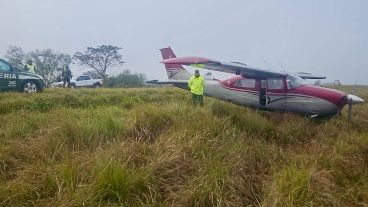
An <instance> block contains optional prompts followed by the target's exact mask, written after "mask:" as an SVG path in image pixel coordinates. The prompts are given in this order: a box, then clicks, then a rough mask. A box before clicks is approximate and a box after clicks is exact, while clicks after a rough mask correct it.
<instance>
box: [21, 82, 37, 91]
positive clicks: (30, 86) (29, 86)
mask: <svg viewBox="0 0 368 207" xmlns="http://www.w3.org/2000/svg"><path fill="white" fill-rule="evenodd" d="M22 91H23V92H24V93H37V92H38V91H39V88H38V86H37V84H36V83H35V82H33V81H26V82H24V84H23V86H22Z"/></svg>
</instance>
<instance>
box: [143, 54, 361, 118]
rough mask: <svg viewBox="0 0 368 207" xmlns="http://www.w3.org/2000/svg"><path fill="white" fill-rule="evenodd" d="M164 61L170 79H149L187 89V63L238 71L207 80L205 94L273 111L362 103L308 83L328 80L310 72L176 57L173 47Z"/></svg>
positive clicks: (317, 112) (326, 110)
mask: <svg viewBox="0 0 368 207" xmlns="http://www.w3.org/2000/svg"><path fill="white" fill-rule="evenodd" d="M161 54H162V57H163V59H164V60H163V61H162V63H163V64H164V65H165V67H166V71H167V75H168V78H169V81H157V80H156V81H150V82H149V83H156V84H172V85H174V86H176V87H179V88H182V89H185V90H188V89H189V88H188V85H187V83H188V80H189V78H190V77H191V76H192V74H191V73H190V72H189V71H187V70H186V69H185V68H184V67H183V65H184V66H192V67H196V68H203V69H208V70H213V71H219V72H226V73H233V74H236V75H235V76H234V77H232V78H230V79H226V80H215V79H212V80H206V82H205V91H204V94H205V95H206V96H210V97H213V98H217V99H220V100H224V101H229V102H232V103H235V104H238V105H244V106H250V107H253V108H258V109H263V110H270V111H290V112H295V113H299V114H305V115H311V116H326V115H334V114H337V113H340V112H341V110H342V109H343V107H344V106H345V105H346V104H349V105H350V106H351V105H352V104H359V103H363V102H364V100H363V99H361V98H360V97H357V96H355V95H351V94H346V93H344V92H341V91H337V90H333V89H328V88H323V87H317V86H312V85H308V84H307V83H306V82H305V79H325V78H326V77H322V76H314V75H312V74H309V73H296V74H291V73H283V72H273V71H269V70H263V69H259V68H255V67H251V66H248V65H246V64H243V63H238V62H230V63H225V62H220V61H217V60H212V59H208V58H203V57H176V55H175V53H174V52H173V50H172V49H171V48H170V47H169V48H163V49H161Z"/></svg>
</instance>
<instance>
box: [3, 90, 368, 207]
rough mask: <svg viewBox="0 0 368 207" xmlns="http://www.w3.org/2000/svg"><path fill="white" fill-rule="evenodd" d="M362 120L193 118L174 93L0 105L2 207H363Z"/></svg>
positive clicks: (229, 112)
mask: <svg viewBox="0 0 368 207" xmlns="http://www.w3.org/2000/svg"><path fill="white" fill-rule="evenodd" d="M358 95H360V96H362V97H363V98H365V99H367V98H368V94H367V93H366V90H363V89H362V90H359V91H358ZM354 111H355V113H354V117H353V122H352V123H350V122H348V121H347V117H346V111H344V112H343V115H342V116H341V117H333V118H331V119H326V120H310V119H306V118H303V117H300V116H298V115H294V114H280V113H270V112H261V111H257V110H253V109H249V108H244V107H239V106H235V105H233V104H230V103H224V102H221V101H218V100H214V99H211V98H205V106H204V107H193V106H191V104H190V97H189V96H188V94H187V93H186V92H184V91H181V90H176V89H172V88H160V89H126V90H122V89H99V90H89V89H82V90H46V91H45V92H44V93H41V94H34V95H25V94H18V93H5V94H0V114H1V115H0V121H1V125H0V206H53V205H54V206H366V205H368V180H367V177H368V129H367V128H366V123H367V122H368V120H367V117H368V108H367V106H366V105H360V106H357V107H356V108H355V110H354Z"/></svg>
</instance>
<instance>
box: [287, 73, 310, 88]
mask: <svg viewBox="0 0 368 207" xmlns="http://www.w3.org/2000/svg"><path fill="white" fill-rule="evenodd" d="M286 83H287V87H288V89H292V88H297V87H299V86H302V85H306V84H307V82H306V81H305V80H304V79H303V78H301V77H300V76H297V75H293V74H288V76H287V77H286Z"/></svg>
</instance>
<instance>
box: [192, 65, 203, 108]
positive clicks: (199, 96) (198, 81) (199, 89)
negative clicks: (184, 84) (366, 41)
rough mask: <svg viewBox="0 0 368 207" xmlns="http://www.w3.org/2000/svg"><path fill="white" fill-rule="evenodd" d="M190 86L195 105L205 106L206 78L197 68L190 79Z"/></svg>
mask: <svg viewBox="0 0 368 207" xmlns="http://www.w3.org/2000/svg"><path fill="white" fill-rule="evenodd" d="M188 86H189V88H190V92H191V93H192V101H193V105H195V106H196V105H198V104H199V105H200V106H203V91H204V78H203V77H202V76H201V75H200V74H199V70H195V73H194V76H192V77H191V78H190V79H189V82H188Z"/></svg>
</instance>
